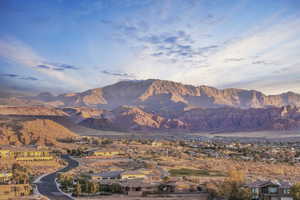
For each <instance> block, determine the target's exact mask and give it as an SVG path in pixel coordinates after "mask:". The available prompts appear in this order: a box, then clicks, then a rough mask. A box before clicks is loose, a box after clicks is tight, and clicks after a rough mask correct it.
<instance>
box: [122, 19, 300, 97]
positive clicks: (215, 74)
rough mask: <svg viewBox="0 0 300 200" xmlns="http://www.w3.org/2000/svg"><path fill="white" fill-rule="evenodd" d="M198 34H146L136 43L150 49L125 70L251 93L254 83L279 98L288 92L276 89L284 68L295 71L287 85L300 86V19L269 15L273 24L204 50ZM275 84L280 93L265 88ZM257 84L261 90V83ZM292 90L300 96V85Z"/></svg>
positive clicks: (143, 76)
mask: <svg viewBox="0 0 300 200" xmlns="http://www.w3.org/2000/svg"><path fill="white" fill-rule="evenodd" d="M199 34H200V33H199ZM194 35H195V34H194ZM194 35H191V34H188V33H186V32H184V31H182V34H178V33H177V32H175V33H174V32H173V33H167V32H164V33H158V34H151V33H149V34H148V35H145V34H144V36H143V37H139V41H138V42H139V43H140V44H142V45H144V46H146V48H144V49H143V51H141V52H139V54H138V55H137V56H136V59H135V60H134V61H133V62H131V63H129V64H128V65H127V66H126V68H125V70H127V71H129V72H135V73H136V74H137V76H138V77H141V78H152V77H154V78H161V79H169V80H174V81H182V82H185V83H190V84H206V85H212V86H217V87H226V86H232V87H234V84H236V87H240V86H241V87H244V88H247V84H248V86H249V87H248V88H251V89H254V88H253V85H254V83H255V82H256V83H261V85H265V92H270V93H276V92H281V91H282V90H286V89H287V88H285V87H282V88H281V87H280V84H277V83H282V79H284V78H283V69H286V68H287V67H288V66H294V67H293V68H291V67H290V68H289V70H288V72H284V73H286V74H285V75H284V77H285V79H286V78H287V77H289V84H288V85H289V86H291V85H292V83H293V82H294V85H296V86H297V84H299V79H300V77H299V75H297V68H300V66H299V63H300V57H299V53H298V52H299V51H300V40H299V35H300V18H299V17H297V16H290V17H285V18H281V15H278V16H276V17H274V16H271V19H270V20H266V21H264V22H262V23H261V24H257V25H256V26H255V27H251V28H249V29H248V30H247V31H246V32H245V33H241V34H240V35H239V36H238V37H236V38H233V39H231V40H225V41H223V42H222V43H211V44H208V45H201V44H199V42H198V41H197V39H196V38H195V37H194ZM194 41H196V42H194ZM297 63H298V64H297ZM141 66H142V67H141ZM275 69H277V71H280V74H281V75H280V76H275V75H274V74H273V73H272V71H274V70H275ZM266 78H268V79H270V81H268V84H263V83H262V82H261V81H257V80H258V79H259V80H264V82H266V80H265V79H266ZM244 80H247V82H244ZM242 82H243V84H239V83H242ZM250 83H251V84H250ZM272 84H274V85H277V87H276V89H271V87H269V86H268V87H267V86H266V85H272ZM255 85H256V87H257V88H260V86H259V84H255ZM282 85H284V84H282ZM285 85H287V84H285ZM293 88H298V89H296V91H298V92H300V89H299V85H298V87H295V86H294V87H293Z"/></svg>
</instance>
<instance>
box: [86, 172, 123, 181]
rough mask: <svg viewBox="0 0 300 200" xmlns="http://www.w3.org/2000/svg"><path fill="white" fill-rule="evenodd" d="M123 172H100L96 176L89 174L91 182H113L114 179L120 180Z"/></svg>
mask: <svg viewBox="0 0 300 200" xmlns="http://www.w3.org/2000/svg"><path fill="white" fill-rule="evenodd" d="M122 172H123V171H108V172H102V173H97V174H91V175H90V176H91V179H92V180H97V181H100V180H114V179H120V178H121V174H122Z"/></svg>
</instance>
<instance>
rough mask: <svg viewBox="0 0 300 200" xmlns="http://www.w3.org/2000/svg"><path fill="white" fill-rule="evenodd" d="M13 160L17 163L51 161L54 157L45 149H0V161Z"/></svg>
mask: <svg viewBox="0 0 300 200" xmlns="http://www.w3.org/2000/svg"><path fill="white" fill-rule="evenodd" d="M6 159H14V160H17V161H40V160H53V159H54V156H53V155H52V154H51V153H50V151H49V150H46V149H39V150H38V149H35V148H21V147H16V148H12V147H7V148H2V149H0V160H6Z"/></svg>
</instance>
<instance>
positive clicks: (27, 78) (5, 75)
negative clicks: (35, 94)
mask: <svg viewBox="0 0 300 200" xmlns="http://www.w3.org/2000/svg"><path fill="white" fill-rule="evenodd" d="M0 76H1V77H5V78H12V79H20V80H26V81H37V80H39V79H38V78H35V77H32V76H22V75H18V74H0Z"/></svg>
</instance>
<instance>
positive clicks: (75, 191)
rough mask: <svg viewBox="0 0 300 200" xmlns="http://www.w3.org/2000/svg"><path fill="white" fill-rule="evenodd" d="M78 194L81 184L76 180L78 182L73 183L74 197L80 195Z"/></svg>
mask: <svg viewBox="0 0 300 200" xmlns="http://www.w3.org/2000/svg"><path fill="white" fill-rule="evenodd" d="M80 194H81V185H80V183H79V182H78V183H77V184H76V185H75V188H74V192H73V195H74V196H76V197H78V196H80Z"/></svg>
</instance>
